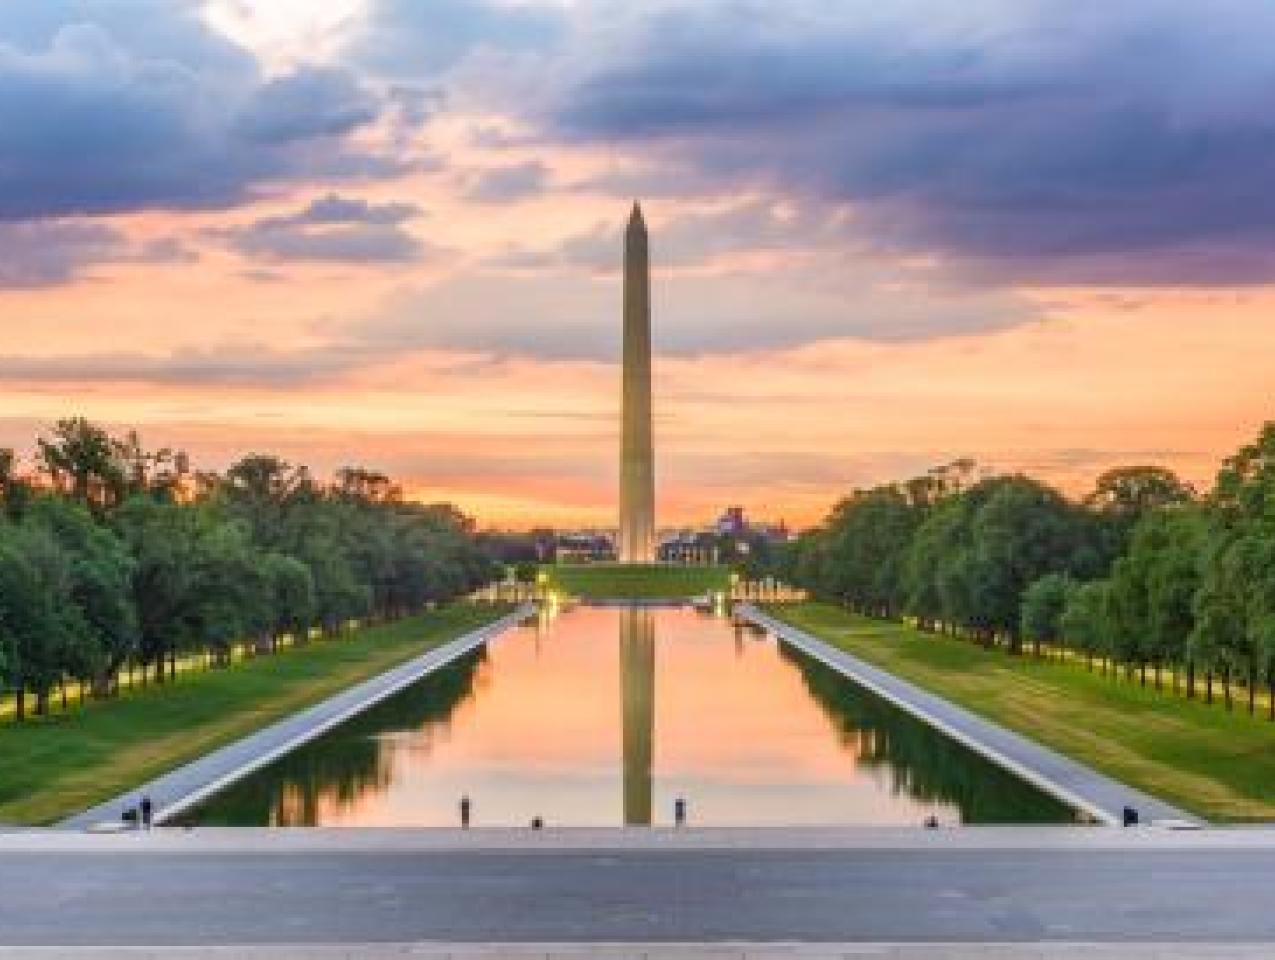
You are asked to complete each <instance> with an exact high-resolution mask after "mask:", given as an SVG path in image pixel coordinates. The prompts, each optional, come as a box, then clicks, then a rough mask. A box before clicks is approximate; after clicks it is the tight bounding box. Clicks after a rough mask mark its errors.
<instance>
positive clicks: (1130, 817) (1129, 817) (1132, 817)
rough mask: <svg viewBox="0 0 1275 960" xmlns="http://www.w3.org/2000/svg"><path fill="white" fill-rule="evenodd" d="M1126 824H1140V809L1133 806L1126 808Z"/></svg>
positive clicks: (1131, 825) (1129, 825) (1133, 825)
mask: <svg viewBox="0 0 1275 960" xmlns="http://www.w3.org/2000/svg"><path fill="white" fill-rule="evenodd" d="M1124 825H1125V826H1126V827H1136V826H1137V825H1138V811H1137V810H1135V809H1134V808H1133V807H1125V808H1124Z"/></svg>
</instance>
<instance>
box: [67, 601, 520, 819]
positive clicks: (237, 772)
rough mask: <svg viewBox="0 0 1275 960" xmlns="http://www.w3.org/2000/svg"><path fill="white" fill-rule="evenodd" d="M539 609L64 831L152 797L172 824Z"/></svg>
mask: <svg viewBox="0 0 1275 960" xmlns="http://www.w3.org/2000/svg"><path fill="white" fill-rule="evenodd" d="M533 612H534V607H532V606H531V605H530V604H524V605H523V606H521V607H519V608H518V609H517V610H515V611H514V612H513V613H511V614H508V615H507V616H504V617H501V618H500V619H499V620H496V621H494V622H492V623H489V624H488V625H486V626H485V627H480V628H479V629H477V630H474V631H471V632H470V633H467V634H465V635H464V636H462V637H459V638H458V639H456V640H453V641H451V642H449V643H446V644H443V645H442V646H440V647H435V648H434V649H432V650H430V651H428V652H426V653H423V654H421V655H420V656H419V657H416V658H415V659H413V660H409V661H408V662H407V663H404V664H401V665H399V666H397V667H395V668H394V669H392V670H389V671H387V672H385V673H382V674H381V675H379V676H376V677H372V678H371V679H370V680H366V681H364V682H363V683H360V684H358V685H356V686H353V687H350V688H349V689H347V690H344V691H342V692H341V693H338V694H336V695H335V696H333V697H331V698H329V699H327V700H324V701H323V702H322V703H319V704H316V705H315V706H313V707H310V708H309V709H307V710H303V711H301V712H300V713H296V714H293V715H292V716H290V717H286V718H285V719H283V720H280V721H279V722H278V723H275V724H273V725H271V726H269V727H266V728H265V729H263V730H259V731H257V732H256V733H254V734H251V735H249V736H247V737H244V738H243V739H242V740H238V741H236V742H234V743H232V744H229V745H227V746H225V747H222V748H221V749H220V750H215V751H213V752H212V753H210V754H207V755H206V756H204V757H201V758H200V759H198V760H196V761H194V762H193V763H189V764H187V765H186V766H184V767H179V768H178V769H176V770H173V771H171V772H170V773H167V774H165V775H164V776H162V777H159V778H158V779H156V780H152V781H151V782H150V783H147V784H143V785H141V786H139V787H138V788H137V789H136V790H132V791H129V793H127V794H124V795H123V796H119V797H116V798H115V799H113V800H108V801H107V802H106V803H102V804H99V805H98V806H96V807H92V808H90V809H88V810H85V811H84V812H82V813H78V814H76V815H75V816H73V817H70V818H68V819H66V820H64V821H62V822H61V823H60V824H58V826H59V827H61V828H63V829H72V830H85V829H89V828H92V827H95V826H97V825H99V824H111V825H117V824H118V823H119V822H120V814H121V812H122V811H123V810H124V809H125V808H126V807H129V806H132V805H134V804H136V803H137V800H138V798H140V797H141V796H143V795H145V796H149V797H150V798H151V801H152V802H153V803H154V804H155V819H156V822H162V821H164V820H167V819H170V818H172V817H174V816H176V815H177V814H179V813H181V812H182V811H183V810H187V809H189V808H190V807H192V806H194V805H195V804H197V803H198V802H199V801H200V800H203V799H204V798H205V797H208V796H210V795H211V794H214V793H216V792H217V791H218V790H220V789H222V788H223V787H225V786H226V785H227V784H230V783H232V782H234V781H235V780H238V779H240V778H241V777H244V776H246V775H247V774H249V773H251V772H252V771H254V770H256V769H258V768H260V767H263V766H265V765H266V764H268V763H270V762H271V761H272V760H275V759H276V758H278V757H280V756H282V755H283V754H285V753H287V752H288V751H289V750H294V749H295V748H296V747H298V746H300V745H301V744H303V743H306V742H307V741H309V740H313V739H314V738H315V737H317V736H319V735H320V734H322V733H325V732H326V731H328V730H330V729H332V728H333V727H335V726H338V725H339V724H341V723H343V722H344V721H346V720H348V719H349V718H350V717H352V716H354V715H355V714H358V713H361V712H362V711H364V710H366V709H367V708H368V707H370V706H372V705H374V704H376V703H379V702H380V701H381V700H384V699H385V698H387V697H390V696H393V695H394V694H396V693H398V692H399V691H400V690H402V689H404V688H405V687H409V686H411V685H412V684H414V683H416V682H417V681H418V680H420V679H421V678H422V677H424V676H426V675H427V674H430V673H432V672H433V671H435V670H437V669H439V668H440V667H443V666H446V665H447V664H448V663H450V662H452V661H453V660H455V659H456V658H457V657H460V656H462V655H463V654H465V653H468V652H469V651H470V650H473V649H474V648H475V647H480V646H482V645H483V644H484V643H486V642H487V641H488V640H490V639H491V638H492V637H495V636H497V635H499V634H501V633H503V632H504V631H505V630H508V629H509V628H510V627H512V626H513V625H514V624H516V623H518V622H519V621H521V620H523V619H525V618H526V617H528V616H530V615H531V614H532V613H533Z"/></svg>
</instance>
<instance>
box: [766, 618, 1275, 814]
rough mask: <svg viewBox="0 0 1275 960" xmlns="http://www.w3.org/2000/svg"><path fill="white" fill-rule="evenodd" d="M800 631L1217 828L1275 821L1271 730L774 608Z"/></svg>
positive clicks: (1103, 684) (1032, 667)
mask: <svg viewBox="0 0 1275 960" xmlns="http://www.w3.org/2000/svg"><path fill="white" fill-rule="evenodd" d="M772 612H774V613H775V614H776V615H778V616H780V617H782V618H783V619H785V620H787V621H788V622H790V623H792V624H794V625H795V626H798V627H801V628H802V629H804V630H807V631H809V632H810V633H813V634H816V635H817V636H820V637H822V638H823V639H825V640H828V641H831V642H832V643H834V644H836V645H837V646H839V647H841V648H843V649H845V650H847V651H849V652H851V653H853V654H856V655H858V656H861V657H862V658H863V659H864V660H868V661H871V662H872V663H874V664H877V665H878V666H881V667H884V668H885V669H887V670H890V671H891V672H892V673H895V674H897V675H898V676H900V677H903V678H905V679H907V680H910V681H912V682H914V683H916V684H918V685H920V686H923V687H926V688H927V689H929V690H933V691H934V692H936V693H939V694H941V695H942V696H944V697H947V698H948V699H950V700H952V701H954V702H956V703H959V704H961V705H962V706H964V707H967V708H969V709H971V710H974V711H976V712H978V713H981V714H983V715H984V716H986V717H989V718H991V719H993V720H995V721H997V722H998V723H1001V724H1003V725H1004V726H1006V727H1009V728H1011V729H1014V730H1017V731H1019V732H1020V733H1023V734H1026V735H1027V736H1030V737H1032V738H1033V739H1035V740H1038V741H1040V742H1041V743H1045V744H1048V745H1049V746H1051V747H1053V748H1054V749H1056V750H1058V751H1060V752H1062V753H1065V754H1068V755H1070V756H1072V757H1075V758H1076V759H1078V760H1080V761H1082V762H1084V763H1087V764H1089V765H1090V766H1092V767H1095V768H1096V769H1099V770H1102V771H1104V772H1106V773H1108V774H1110V775H1111V776H1113V777H1116V778H1117V779H1119V780H1122V781H1124V782H1125V783H1129V784H1131V785H1133V786H1136V787H1139V788H1141V789H1143V790H1146V791H1147V792H1149V793H1153V794H1156V795H1158V796H1161V797H1164V798H1165V799H1166V800H1169V801H1171V802H1173V803H1176V804H1177V805H1179V806H1181V807H1184V808H1187V809H1190V810H1193V811H1195V812H1197V813H1199V814H1201V815H1202V816H1204V817H1206V818H1208V819H1210V820H1217V821H1225V820H1230V821H1254V820H1275V724H1271V723H1268V722H1266V721H1264V720H1262V719H1261V718H1257V719H1254V718H1250V717H1249V716H1248V715H1247V714H1244V713H1240V712H1239V711H1238V709H1237V712H1236V713H1235V714H1228V713H1227V712H1226V711H1225V710H1224V709H1223V708H1222V707H1221V706H1216V705H1215V706H1212V707H1209V706H1205V705H1204V704H1202V703H1199V702H1189V701H1186V700H1184V699H1182V698H1175V697H1174V696H1172V695H1171V694H1167V693H1157V692H1156V691H1155V690H1153V689H1150V688H1148V689H1142V688H1140V687H1138V686H1137V685H1136V683H1132V684H1131V683H1126V682H1123V681H1120V682H1117V681H1112V680H1110V679H1106V678H1103V677H1101V676H1098V675H1097V674H1090V673H1088V672H1087V671H1086V670H1085V669H1084V667H1083V666H1081V665H1071V664H1065V665H1064V664H1057V663H1043V662H1039V661H1035V660H1033V659H1031V658H1029V657H1011V656H1009V655H1007V654H1005V653H1004V652H1000V651H986V650H983V649H981V648H979V647H977V646H975V645H973V644H969V643H964V642H961V641H957V640H950V639H942V638H936V637H932V636H929V635H926V634H923V633H920V632H919V631H917V630H914V629H912V628H911V627H908V626H904V625H901V624H894V623H883V622H879V621H873V620H866V619H863V618H860V617H855V616H853V615H852V614H849V613H847V612H845V611H844V610H841V609H839V608H837V607H832V606H828V605H824V604H815V603H807V604H794V605H791V606H777V607H774V608H772Z"/></svg>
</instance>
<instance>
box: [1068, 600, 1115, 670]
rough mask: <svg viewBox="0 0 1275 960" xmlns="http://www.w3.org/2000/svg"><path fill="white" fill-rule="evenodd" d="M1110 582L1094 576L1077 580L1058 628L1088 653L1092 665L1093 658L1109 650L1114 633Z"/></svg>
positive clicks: (1087, 658) (1089, 664)
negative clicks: (1112, 630)
mask: <svg viewBox="0 0 1275 960" xmlns="http://www.w3.org/2000/svg"><path fill="white" fill-rule="evenodd" d="M1110 611H1111V584H1110V583H1108V582H1107V581H1106V580H1092V581H1090V582H1088V583H1081V584H1077V585H1076V586H1075V587H1074V588H1073V589H1072V590H1071V591H1070V593H1069V594H1068V595H1067V605H1066V607H1064V608H1063V613H1062V618H1061V619H1060V620H1059V628H1060V629H1061V631H1062V635H1063V637H1064V639H1066V641H1067V643H1068V644H1069V645H1070V646H1071V647H1072V648H1074V649H1076V650H1079V651H1080V652H1082V653H1083V654H1084V655H1085V662H1086V664H1087V665H1088V666H1089V668H1090V669H1093V658H1094V657H1095V656H1099V655H1102V654H1104V653H1106V649H1107V638H1108V637H1109V636H1110V635H1111V612H1110Z"/></svg>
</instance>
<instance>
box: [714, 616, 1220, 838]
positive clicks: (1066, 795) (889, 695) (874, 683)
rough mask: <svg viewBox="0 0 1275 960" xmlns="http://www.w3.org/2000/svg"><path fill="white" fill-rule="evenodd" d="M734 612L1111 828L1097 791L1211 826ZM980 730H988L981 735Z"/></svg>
mask: <svg viewBox="0 0 1275 960" xmlns="http://www.w3.org/2000/svg"><path fill="white" fill-rule="evenodd" d="M734 611H735V614H736V616H739V617H741V618H742V619H744V620H746V621H747V622H749V623H751V624H753V625H754V626H757V627H761V628H762V629H765V630H767V631H769V632H771V633H773V634H774V635H775V636H776V637H778V638H779V639H781V640H783V641H784V642H786V643H789V644H790V645H792V646H794V647H796V648H797V649H799V650H801V651H802V652H804V653H805V654H807V655H808V656H811V657H813V658H814V659H816V660H818V661H819V662H820V663H822V664H823V665H824V666H826V667H828V668H829V669H831V670H834V671H835V672H837V673H839V674H841V675H842V676H844V677H847V678H848V679H850V680H852V681H853V682H854V683H856V684H858V685H860V686H862V687H863V688H865V689H866V690H868V691H869V692H870V693H872V694H874V695H875V696H878V697H880V698H881V699H883V700H885V701H886V702H888V703H891V704H893V705H894V706H895V707H898V708H899V709H901V710H903V711H905V712H906V713H908V714H910V715H911V716H913V717H915V718H916V719H918V720H920V721H922V722H923V723H925V724H927V725H928V726H930V727H933V728H934V729H935V730H937V731H939V732H940V733H942V734H944V735H945V736H947V737H949V738H951V739H952V740H954V741H956V742H957V743H960V744H961V745H963V746H965V747H967V748H968V749H970V750H973V751H974V752H975V753H978V754H979V755H980V756H983V757H985V758H986V759H988V760H990V761H991V762H992V763H994V764H996V765H997V766H999V767H1001V768H1002V769H1004V770H1006V771H1008V772H1009V773H1011V774H1013V775H1014V776H1016V777H1019V778H1020V779H1022V780H1025V781H1026V782H1027V783H1030V784H1032V785H1033V786H1035V787H1037V788H1039V789H1041V790H1044V791H1045V792H1047V793H1048V794H1049V795H1050V796H1052V797H1054V798H1056V799H1058V800H1061V801H1062V802H1064V803H1066V804H1068V805H1069V806H1072V807H1074V808H1076V809H1078V810H1081V811H1083V812H1085V813H1087V814H1089V815H1090V816H1092V817H1094V818H1095V819H1097V820H1098V821H1099V822H1100V823H1101V824H1103V825H1105V826H1120V825H1121V823H1122V810H1121V809H1119V808H1118V807H1113V806H1111V805H1109V801H1104V800H1102V799H1100V798H1099V797H1097V796H1095V795H1094V793H1095V792H1101V793H1108V792H1113V791H1119V792H1123V793H1124V794H1125V795H1126V797H1127V799H1128V800H1129V801H1130V804H1129V805H1131V806H1137V807H1138V808H1139V812H1142V810H1143V809H1145V808H1147V807H1150V808H1151V809H1152V810H1153V811H1154V814H1155V815H1154V817H1153V818H1151V822H1152V823H1154V821H1156V820H1159V821H1181V822H1183V823H1185V824H1190V825H1192V826H1196V827H1204V826H1211V824H1210V823H1209V822H1208V821H1207V820H1205V819H1204V818H1203V817H1200V816H1199V815H1197V814H1194V813H1191V812H1189V811H1186V810H1182V809H1181V808H1179V807H1176V806H1174V805H1173V804H1170V803H1169V802H1168V801H1166V800H1163V799H1161V798H1159V797H1157V796H1155V795H1153V794H1149V793H1147V792H1145V791H1143V790H1139V789H1138V788H1136V787H1131V786H1129V785H1128V784H1126V783H1123V782H1122V781H1120V780H1117V779H1115V778H1114V777H1110V776H1108V775H1107V774H1105V773H1102V772H1100V771H1098V770H1095V769H1094V768H1092V767H1090V766H1088V765H1087V764H1084V763H1081V762H1080V761H1079V760H1076V759H1074V758H1072V757H1069V756H1067V755H1065V754H1062V753H1060V752H1058V751H1056V750H1054V749H1052V748H1050V747H1047V746H1045V745H1044V744H1042V743H1039V742H1037V741H1036V740H1033V739H1031V738H1030V737H1028V736H1025V735H1024V734H1021V733H1018V732H1017V731H1014V730H1010V729H1009V728H1008V727H1005V726H1002V725H1001V724H999V723H996V722H995V721H992V720H989V719H988V718H986V717H983V716H981V715H980V714H977V713H975V712H974V711H972V710H969V709H967V708H965V707H962V706H960V705H959V704H956V703H954V702H952V701H951V700H948V699H947V698H945V697H942V696H940V695H939V694H937V693H935V692H933V691H931V690H927V689H926V688H924V687H922V686H920V685H918V684H915V683H912V682H911V681H908V680H905V679H903V678H902V677H899V676H897V675H896V674H894V673H891V672H890V671H889V670H886V669H884V668H883V667H879V666H876V665H875V664H872V663H869V662H868V661H866V660H863V659H861V658H860V657H857V656H855V655H854V654H852V653H849V652H847V651H845V650H842V649H840V648H839V647H835V646H833V645H832V644H830V643H828V642H827V641H825V640H822V639H820V638H819V637H817V636H815V635H814V634H812V633H810V632H808V631H806V630H802V629H801V628H800V627H797V626H794V625H793V624H791V623H788V622H787V621H785V620H781V619H779V618H778V617H775V616H773V615H771V614H769V613H766V612H765V611H764V610H761V609H759V608H758V607H757V606H756V605H754V604H753V603H751V602H745V603H739V604H736V605H735V608H734ZM882 677H885V678H889V682H890V684H892V685H894V686H895V688H896V689H891V688H890V686H887V685H885V684H883V683H881V682H880V678H882ZM924 701H930V704H931V706H941V709H942V710H943V711H944V712H946V713H948V714H949V718H948V719H944V718H943V717H941V716H939V715H938V714H937V713H936V712H935V711H934V710H932V709H930V707H928V706H927V705H926V704H925V702H924ZM979 728H982V729H981V730H980V729H979ZM980 733H982V734H984V735H986V734H989V733H990V734H993V735H994V736H995V737H996V738H998V739H1001V740H1004V741H1007V742H1008V743H1007V745H1008V746H1010V747H1011V748H1014V749H1015V751H1016V752H1018V753H1019V754H1020V755H1019V756H1010V755H1009V754H1008V753H1007V752H1005V750H1004V749H1001V748H999V747H997V746H994V745H993V744H991V743H989V742H988V741H987V740H986V739H984V737H980V736H979V734H980ZM1032 754H1035V755H1036V756H1037V758H1039V759H1044V760H1048V761H1049V763H1050V765H1054V766H1058V767H1062V768H1065V769H1068V771H1069V772H1070V773H1071V774H1073V775H1074V776H1075V777H1076V778H1077V779H1078V780H1080V781H1082V782H1085V781H1087V784H1088V786H1089V787H1090V788H1091V790H1092V791H1094V792H1091V793H1089V794H1088V795H1087V794H1086V793H1084V792H1081V790H1078V789H1075V788H1073V787H1069V786H1067V785H1066V784H1063V783H1061V782H1060V781H1059V780H1057V779H1056V778H1055V777H1052V776H1050V775H1049V774H1048V773H1046V772H1044V771H1043V770H1042V769H1040V766H1039V765H1033V764H1032V763H1031V762H1030V760H1029V757H1030V756H1031V755H1032Z"/></svg>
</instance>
